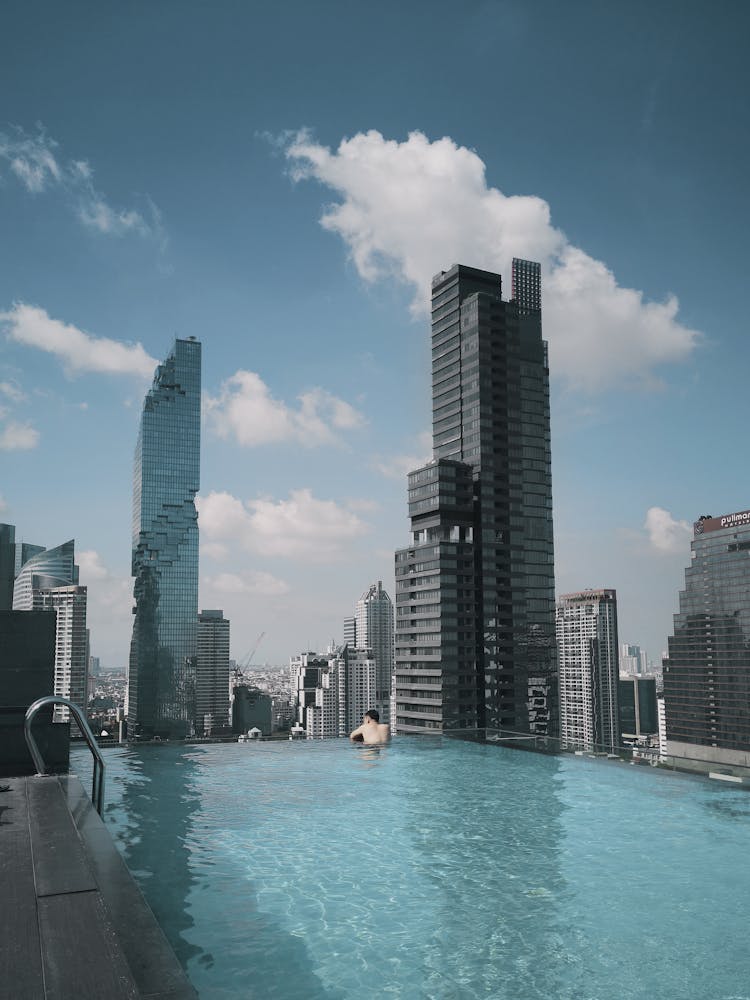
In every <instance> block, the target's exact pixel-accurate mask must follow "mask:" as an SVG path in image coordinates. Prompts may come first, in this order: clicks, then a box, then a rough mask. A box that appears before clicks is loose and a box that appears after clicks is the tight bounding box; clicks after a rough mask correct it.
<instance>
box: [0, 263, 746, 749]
mask: <svg viewBox="0 0 750 1000" xmlns="http://www.w3.org/2000/svg"><path fill="white" fill-rule="evenodd" d="M511 284H512V287H511V294H510V297H509V298H507V299H506V298H503V285H502V278H501V276H500V275H499V274H494V273H491V272H488V271H481V270H477V269H475V268H471V267H467V266H464V265H455V266H453V267H452V268H450V269H449V270H448V271H444V272H441V273H440V274H438V275H437V276H436V277H435V278H434V279H433V283H432V415H433V457H432V459H431V460H430V461H429V462H427V463H425V464H424V465H422V466H421V467H420V468H418V469H415V470H414V471H412V472H410V473H409V475H408V513H409V518H410V535H409V538H408V541H407V544H406V545H405V546H404V547H401V548H399V549H398V550H397V551H396V552H395V591H394V593H393V599H392V598H391V596H390V595H389V593H388V592H387V590H386V589H384V587H383V582H382V581H380V580H376V581H371V580H368V579H367V569H366V567H363V580H362V588H363V589H362V592H361V596H360V597H359V598H357V597H356V595H352V600H351V605H350V607H349V608H341V609H340V620H341V623H342V633H341V641H340V642H338V641H336V640H334V641H333V642H332V643H331V644H330V645H329V647H328V648H327V649H325V650H293V649H290V650H289V661H288V663H286V664H283V665H270V664H265V665H260V664H259V663H257V662H255V660H256V659H258V656H257V653H258V650H259V648H260V646H261V644H262V640H263V637H264V633H261V634H260V635H259V636H258V639H257V640H256V642H255V645H254V647H253V649H252V650H251V651H250V652H249V653H248V654H247V655H246V657H245V658H244V659H243V660H241V661H239V662H238V661H236V660H233V659H231V658H230V629H231V622H230V621H229V619H227V618H226V617H225V616H224V611H223V610H222V609H216V608H214V609H199V606H198V532H199V522H198V514H197V511H196V507H195V497H196V494H197V493H198V490H199V488H200V419H201V416H200V394H201V351H202V346H201V344H200V342H198V341H197V340H195V339H194V338H187V339H185V340H182V339H177V340H176V341H175V343H174V346H173V348H172V350H171V352H170V353H169V354H168V356H167V357H166V358H165V360H164V361H163V363H162V364H160V365H159V366H158V367H157V369H156V372H155V375H154V380H153V385H152V387H151V389H150V390H149V391H148V393H147V394H146V397H145V400H144V403H143V410H142V416H141V424H140V430H139V435H138V440H137V443H136V448H135V460H134V470H133V523H132V575H133V578H134V589H133V596H134V607H133V632H132V640H131V646H130V656H129V662H128V665H127V669H122V668H120V669H103V668H102V665H101V664H100V662H99V659H98V657H97V656H96V655H94V650H95V643H96V637H95V636H94V637H93V638H92V637H91V636H90V634H89V630H88V627H87V598H88V594H87V588H86V587H85V586H81V585H80V582H79V572H78V567H77V565H76V561H75V543H74V541H73V540H68V541H65V542H61V543H60V544H58V545H57V546H54V547H50V548H48V547H47V546H46V545H43V544H40V541H41V540H35V543H34V544H31V543H27V542H20V541H19V542H17V541H16V527H17V526H15V525H11V524H0V650H2V652H0V656H2V658H3V661H4V662H6V663H7V664H10V663H11V662H12V663H13V664H14V665H15V666H14V669H18V670H20V671H21V673H23V671H24V670H27V669H28V670H29V671H31V670H32V669H33V670H38V669H47V668H48V670H49V687H50V690H49V691H48V692H46V693H53V692H54V694H56V695H59V696H62V697H64V698H67V699H70V700H71V701H72V702H74V703H75V704H77V705H80V706H83V707H84V708H85V710H86V712H87V714H88V718H89V720H90V721H91V723H92V725H93V726H94V729H95V731H96V733H97V735H98V736H100V738H102V739H106V738H110V739H115V740H119V741H123V740H130V741H153V740H156V741H162V740H184V739H213V740H222V739H225V740H238V739H239V740H241V741H245V740H248V739H256V738H270V737H274V736H277V737H281V738H289V739H292V738H298V739H303V738H307V739H316V738H332V737H341V736H346V735H347V734H348V733H349V732H350V731H351V730H352V729H354V728H356V726H358V725H359V723H360V722H361V720H362V716H363V714H364V713H365V712H366V711H368V710H370V709H376V710H377V711H378V713H379V715H380V719H381V721H382V722H385V723H386V724H387V725H388V726H389V727H390V729H391V731H392V732H393V733H405V734H420V733H433V734H434V733H447V734H452V735H459V736H464V737H466V738H471V739H488V740H492V741H495V742H506V743H507V744H508V745H511V746H512V745H522V741H533V745H535V746H539V747H542V748H547V749H548V748H550V747H557V748H562V749H563V750H568V751H572V752H578V753H601V754H604V755H607V754H610V755H615V754H617V753H619V752H621V750H622V748H623V747H625V748H629V749H630V750H631V751H632V753H633V755H634V757H635V758H636V759H641V760H645V761H648V762H651V763H655V764H656V763H659V762H660V761H663V760H665V759H666V758H667V757H671V758H675V757H677V758H685V759H691V760H693V761H695V762H698V763H699V764H702V765H705V767H706V768H710V767H712V766H718V765H728V766H732V765H738V766H744V765H747V764H748V762H749V761H750V707H749V706H750V642H749V641H748V630H749V629H750V561H748V555H750V512H748V511H739V512H735V513H729V514H725V515H722V516H720V517H714V516H712V515H701V516H700V517H698V518H697V520H696V522H695V524H694V537H693V541H692V544H691V548H690V552H688V551H686V552H685V562H686V565H687V569H686V572H685V586H684V589H683V590H682V591H681V592H680V595H679V612H678V613H677V614H676V615H675V616H674V622H673V628H672V634H671V636H670V637H669V639H668V643H667V647H668V648H667V649H666V650H665V651H664V653H663V655H662V657H661V660H660V661H659V662H658V663H654V662H652V661H651V660H649V658H648V656H647V655H646V653H645V652H644V651H643V650H642V649H641V648H640V646H638V645H637V644H632V643H629V642H622V640H621V637H620V635H619V633H618V615H617V593H616V590H615V589H613V588H609V587H598V588H595V587H589V586H587V583H588V581H581V584H582V589H580V590H578V591H576V592H573V593H567V594H563V595H560V596H559V597H557V598H556V595H555V572H554V548H553V502H552V496H553V491H552V473H551V469H552V461H551V449H550V406H549V368H548V356H547V346H546V343H545V341H544V339H543V337H542V312H541V269H540V265H539V264H538V263H536V262H533V261H526V260H520V259H514V261H513V265H512V275H511ZM21 527H22V526H21ZM122 530H123V531H124V530H125V526H122ZM45 541H47V540H45ZM612 575H613V576H615V575H616V567H613V569H612ZM604 582H610V583H611V582H613V581H604ZM30 613H31V614H30ZM40 614H41V616H42V617H41V618H40ZM45 663H46V664H47V667H45ZM19 678H20V675H19ZM18 684H19V691H20V689H21V687H22V679H19V680H18ZM20 697H21V696H20V695H19V698H20ZM68 721H69V714H68V709H67V707H65V706H64V705H57V706H56V707H55V709H54V716H53V722H54V723H67V722H68ZM73 732H74V733H75V728H73Z"/></svg>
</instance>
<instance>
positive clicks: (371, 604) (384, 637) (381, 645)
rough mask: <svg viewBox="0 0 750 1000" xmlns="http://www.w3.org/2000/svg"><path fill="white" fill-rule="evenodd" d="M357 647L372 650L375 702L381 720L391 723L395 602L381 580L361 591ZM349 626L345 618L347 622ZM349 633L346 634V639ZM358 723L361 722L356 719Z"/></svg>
mask: <svg viewBox="0 0 750 1000" xmlns="http://www.w3.org/2000/svg"><path fill="white" fill-rule="evenodd" d="M355 617H356V629H355V635H356V647H355V648H357V649H366V650H371V651H372V654H371V655H372V656H374V658H375V664H376V668H377V676H376V682H375V692H374V694H375V697H374V699H373V702H372V704H370V705H368V706H366V707H365V711H367V709H368V708H375V709H377V710H378V712H379V713H380V721H381V722H383V723H385V724H386V725H388V724H389V723H390V714H391V679H392V677H393V663H394V661H393V603H392V602H391V599H390V597H389V596H388V594H387V593H386V592H385V591H384V590H383V582H382V580H378V582H377V583H373V584H372V585H371V586H370V587H368V588H367V590H366V591H365V592H364V594H362V596H361V597H360V599H359V600H358V601H357V606H356V616H355ZM345 626H346V622H345ZM346 639H347V636H346V635H345V636H344V640H345V641H346ZM357 725H359V723H357Z"/></svg>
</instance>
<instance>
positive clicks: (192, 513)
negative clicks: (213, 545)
mask: <svg viewBox="0 0 750 1000" xmlns="http://www.w3.org/2000/svg"><path fill="white" fill-rule="evenodd" d="M200 392H201V345H200V343H199V341H197V340H195V339H194V338H188V339H187V340H176V341H175V343H174V347H173V348H172V350H171V352H170V353H169V355H168V357H167V358H166V359H165V361H164V363H163V364H161V365H159V366H158V367H157V369H156V372H155V373H154V382H153V386H152V387H151V389H150V390H149V391H148V393H147V395H146V398H145V401H144V404H143V413H142V415H141V425H140V431H139V434H138V443H137V445H136V450H135V463H134V474H133V563H132V572H133V576H134V577H135V584H134V588H133V589H134V597H135V609H134V615H135V618H134V620H133V637H132V640H131V644H130V664H129V671H128V736H129V737H130V738H131V739H148V738H150V737H153V736H160V737H170V736H172V737H177V738H180V737H184V736H186V735H188V734H189V733H190V731H191V728H192V725H193V720H194V717H195V669H196V656H197V631H198V515H197V512H196V509H195V495H196V493H197V492H198V488H199V483H200Z"/></svg>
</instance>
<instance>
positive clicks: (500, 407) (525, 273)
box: [394, 259, 557, 735]
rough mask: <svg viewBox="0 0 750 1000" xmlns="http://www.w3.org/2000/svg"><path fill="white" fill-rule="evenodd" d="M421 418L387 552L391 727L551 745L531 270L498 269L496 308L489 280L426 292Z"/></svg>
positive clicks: (550, 570)
mask: <svg viewBox="0 0 750 1000" xmlns="http://www.w3.org/2000/svg"><path fill="white" fill-rule="evenodd" d="M432 404H433V424H432V428H433V454H434V461H433V462H432V463H430V464H428V465H426V466H424V467H423V468H421V469H417V470H415V471H414V472H413V473H411V474H410V475H409V514H410V518H411V544H410V546H409V547H408V548H406V549H401V550H399V552H397V554H396V669H395V676H396V685H395V696H394V704H395V713H396V720H395V728H396V729H397V730H399V731H402V732H420V731H425V730H434V729H437V730H443V729H452V730H482V731H486V730H487V729H493V730H497V729H503V730H513V731H517V732H522V733H535V734H538V735H547V734H552V735H554V734H555V732H556V726H557V672H556V650H555V598H554V551H553V538H552V486H551V459H550V425H549V371H548V365H547V347H546V343H545V342H544V341H543V339H542V330H541V280H540V268H539V264H537V263H535V262H533V261H523V260H518V259H516V260H514V261H513V288H512V296H511V299H510V301H504V300H503V297H502V279H501V277H500V275H499V274H493V273H491V272H488V271H480V270H477V269H475V268H470V267H465V266H463V265H456V266H454V267H452V268H451V269H450V270H449V271H444V272H442V273H440V274H439V275H437V276H436V277H435V278H434V279H433V283H432ZM467 486H468V487H469V489H468V492H467ZM418 567H421V568H418ZM417 580H420V581H421V582H420V583H419V584H417V583H416V581H417Z"/></svg>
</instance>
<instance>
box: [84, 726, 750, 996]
mask: <svg viewBox="0 0 750 1000" xmlns="http://www.w3.org/2000/svg"><path fill="white" fill-rule="evenodd" d="M78 759H79V760H82V758H78ZM106 762H107V790H106V801H107V805H106V814H105V815H106V820H107V822H108V824H109V826H110V829H111V831H112V834H113V836H114V838H115V840H116V842H117V844H118V846H119V848H120V850H121V851H122V853H123V856H124V857H125V860H126V861H127V864H128V866H129V868H130V870H131V871H132V872H133V874H134V876H135V878H136V879H137V881H138V882H139V884H140V886H141V888H142V890H143V892H144V894H145V896H146V898H147V900H148V902H149V904H150V905H151V907H152V909H153V910H154V912H155V914H156V916H157V918H158V919H159V921H160V923H161V925H162V927H163V928H164V931H165V933H166V934H167V937H168V938H169V940H170V942H171V943H172V946H173V947H174V949H175V951H176V952H177V955H178V957H179V958H180V960H181V961H182V963H183V965H184V967H185V969H186V971H187V973H188V975H189V976H190V979H191V981H192V982H193V984H194V985H195V987H196V989H197V990H198V992H199V995H200V997H201V998H202V1000H214V998H216V1000H223V998H230V997H231V998H241V1000H245V998H255V1000H349V998H355V997H357V998H359V997H362V996H363V995H367V996H371V997H380V996H382V997H393V998H395V997H402V998H404V1000H412V998H414V1000H421V998H424V1000H475V998H486V1000H490V998H492V1000H556V998H560V1000H654V998H658V1000H709V998H710V1000H750V949H749V948H748V945H747V920H748V905H749V904H748V901H749V900H750V863H749V859H750V795H748V793H747V792H746V791H742V790H739V789H732V788H726V787H724V786H718V787H717V786H716V785H714V784H713V783H710V782H709V781H707V780H704V779H693V778H686V777H682V776H676V775H673V774H667V773H662V772H656V771H653V770H651V769H650V768H637V767H632V766H629V765H627V764H623V763H619V762H609V761H608V762H603V761H594V760H586V759H584V760H582V759H580V758H575V759H571V758H567V757H547V756H541V755H536V754H532V753H523V752H520V751H513V750H506V749H503V748H500V747H497V746H481V745H476V744H470V743H462V742H456V741H453V740H447V739H440V738H434V739H433V738H408V737H401V738H398V739H396V740H394V742H393V743H392V744H391V745H390V746H388V747H386V748H383V749H380V750H377V749H373V748H366V747H361V746H357V745H351V744H349V743H348V742H347V741H341V740H332V741H326V742H301V743H291V742H284V743H257V744H249V745H213V746H187V747H183V746H171V745H163V746H161V747H157V746H148V747H139V748H133V749H123V750H119V749H118V750H114V751H110V752H108V753H107V754H106ZM82 766H83V765H82Z"/></svg>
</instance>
